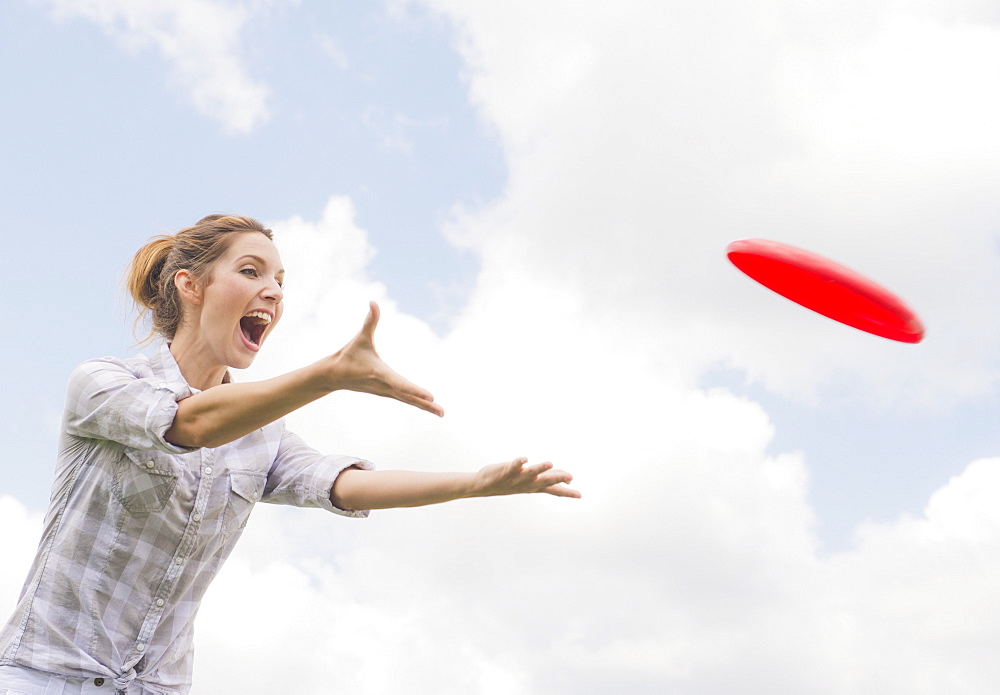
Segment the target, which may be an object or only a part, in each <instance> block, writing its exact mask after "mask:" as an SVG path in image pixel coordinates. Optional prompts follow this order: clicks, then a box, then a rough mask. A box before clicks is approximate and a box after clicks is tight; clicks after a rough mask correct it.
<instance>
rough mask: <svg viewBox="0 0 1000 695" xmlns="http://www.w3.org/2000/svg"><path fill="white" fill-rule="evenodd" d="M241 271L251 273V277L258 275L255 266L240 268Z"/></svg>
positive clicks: (246, 273) (245, 273)
mask: <svg viewBox="0 0 1000 695" xmlns="http://www.w3.org/2000/svg"><path fill="white" fill-rule="evenodd" d="M240 272H241V273H243V274H244V275H249V276H250V277H254V278H255V277H257V276H258V275H257V269H256V268H254V267H249V268H243V269H242V270H240Z"/></svg>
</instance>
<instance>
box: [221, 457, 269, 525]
mask: <svg viewBox="0 0 1000 695" xmlns="http://www.w3.org/2000/svg"><path fill="white" fill-rule="evenodd" d="M266 484H267V475H266V474H264V473H262V472H261V471H245V470H230V471H229V500H228V501H227V502H226V511H225V513H224V514H223V517H222V534H223V536H225V537H226V538H228V537H229V536H231V535H233V534H234V533H236V532H237V531H239V530H240V529H242V528H243V527H244V526H246V525H247V519H249V518H250V512H251V510H252V509H253V506H254V504H256V503H257V502H258V501H260V496H261V495H262V494H263V492H264V486H265V485H266Z"/></svg>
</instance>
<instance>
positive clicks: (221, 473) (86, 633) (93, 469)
mask: <svg viewBox="0 0 1000 695" xmlns="http://www.w3.org/2000/svg"><path fill="white" fill-rule="evenodd" d="M194 393H197V390H196V389H193V388H192V387H190V386H188V385H187V383H186V382H185V381H184V378H183V377H182V376H181V372H180V369H179V368H178V366H177V363H176V362H175V361H174V359H173V356H172V355H171V353H170V350H169V349H168V348H167V346H166V345H163V346H162V347H161V348H160V350H159V351H158V352H156V353H155V354H153V355H152V356H150V357H147V356H145V355H140V356H138V357H135V358H131V359H127V360H118V359H114V358H103V359H98V360H91V361H89V362H85V363H83V364H82V365H80V366H79V367H78V368H77V369H76V370H75V371H74V372H73V375H72V377H71V378H70V382H69V388H68V393H67V398H66V410H65V414H64V419H63V428H62V436H61V440H60V447H59V458H58V464H57V466H56V480H55V484H54V486H53V491H52V498H51V501H50V503H49V509H48V512H47V513H46V516H45V525H44V529H43V535H42V541H41V543H40V545H39V548H38V553H37V556H36V558H35V561H34V563H33V564H32V567H31V571H30V573H29V575H28V579H27V581H26V583H25V585H24V589H23V590H22V593H21V597H20V600H19V601H18V604H17V609H16V611H15V613H14V615H13V616H12V617H11V619H10V621H9V622H8V623H7V625H6V626H4V627H3V629H2V630H0V664H11V665H19V666H27V667H29V668H34V669H38V670H41V671H47V672H49V673H55V674H59V675H62V676H67V677H83V678H94V677H102V678H106V679H109V680H113V681H114V684H115V686H116V688H117V689H118V690H119V691H125V690H126V689H128V686H129V684H130V683H133V682H135V684H136V685H139V686H141V687H142V690H143V691H146V692H152V693H186V692H188V690H189V689H190V687H191V670H192V656H193V652H192V623H193V621H194V617H195V614H196V613H197V612H198V606H199V604H200V603H201V599H202V596H203V595H204V593H205V590H206V589H207V588H208V585H209V583H210V582H211V581H212V578H213V577H214V576H215V575H216V573H217V572H218V571H219V568H220V567H221V566H222V563H223V562H224V561H225V559H226V558H227V557H228V556H229V554H230V552H231V551H232V549H233V546H234V545H235V544H236V541H237V539H238V538H239V536H240V534H241V533H242V530H243V527H244V525H245V524H246V521H247V517H248V516H249V515H250V510H251V509H253V506H254V503H255V502H257V501H259V500H260V501H265V502H274V503H278V504H291V505H296V506H300V507H320V508H322V509H326V510H327V511H331V512H336V513H339V514H344V515H346V516H366V515H367V512H345V511H342V510H339V509H337V508H335V507H334V506H333V505H332V504H331V502H330V488H331V487H332V485H333V481H334V480H335V479H336V477H337V475H339V473H340V471H342V470H343V469H344V468H346V467H349V466H358V467H362V468H368V469H370V468H372V465H371V464H370V463H368V462H367V461H362V460H359V459H356V458H349V457H345V456H324V455H321V454H319V453H318V452H317V451H315V450H314V449H312V448H310V447H309V446H307V445H306V444H305V443H304V442H303V441H302V440H301V439H300V438H299V437H298V436H296V435H295V434H292V433H291V432H288V431H287V430H286V429H285V427H284V424H283V422H282V421H278V422H275V423H272V424H270V425H267V426H266V427H263V428H261V429H259V430H257V431H255V432H252V433H250V434H248V435H246V436H245V437H242V438H240V439H238V440H236V441H234V442H231V443H229V444H225V445H223V446H220V447H216V448H212V449H209V448H204V449H187V448H182V447H177V446H174V445H172V444H170V443H169V442H167V441H166V440H165V439H164V438H163V435H164V433H165V432H166V431H167V429H169V427H170V425H171V423H172V422H173V419H174V415H175V413H176V411H177V401H179V400H181V399H183V398H186V397H188V396H190V395H192V394H194Z"/></svg>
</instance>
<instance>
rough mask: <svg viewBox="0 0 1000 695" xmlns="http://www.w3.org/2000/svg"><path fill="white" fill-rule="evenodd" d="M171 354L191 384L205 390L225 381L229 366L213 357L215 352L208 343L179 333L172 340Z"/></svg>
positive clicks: (185, 378)
mask: <svg viewBox="0 0 1000 695" xmlns="http://www.w3.org/2000/svg"><path fill="white" fill-rule="evenodd" d="M170 354H171V355H173V357H174V361H176V362H177V366H178V367H179V368H180V370H181V374H182V375H183V376H184V380H185V381H186V382H187V383H188V385H189V386H193V387H194V388H196V389H198V390H199V391H205V390H206V389H210V388H212V387H213V386H218V385H219V384H222V383H223V382H224V381H225V377H226V374H227V372H228V370H229V367H228V366H227V365H225V364H219V363H218V362H217V361H215V360H213V359H212V356H213V352H212V350H210V349H208V346H207V345H201V344H199V341H197V340H193V339H191V338H190V337H189V336H188V335H187V334H185V333H180V332H179V333H178V334H177V335H175V336H174V339H173V340H172V341H171V342H170Z"/></svg>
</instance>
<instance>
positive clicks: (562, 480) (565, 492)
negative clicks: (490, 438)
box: [515, 458, 582, 498]
mask: <svg viewBox="0 0 1000 695" xmlns="http://www.w3.org/2000/svg"><path fill="white" fill-rule="evenodd" d="M516 461H520V462H521V464H520V465H521V473H522V475H526V476H528V477H530V478H531V479H532V480H533V481H534V487H535V490H536V491H537V492H544V493H546V494H549V495H555V496H556V497H576V498H579V497H581V496H582V495H581V494H580V492H579V491H578V490H574V489H573V488H570V487H567V485H569V484H570V483H571V482H573V476H572V475H570V474H569V473H567V472H566V471H563V470H559V469H553V466H552V463H551V462H549V461H546V462H544V463H537V464H535V465H533V466H528V467H527V468H525V467H523V464H524V463H527V459H524V458H521V459H517V460H516ZM516 461H515V463H516Z"/></svg>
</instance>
